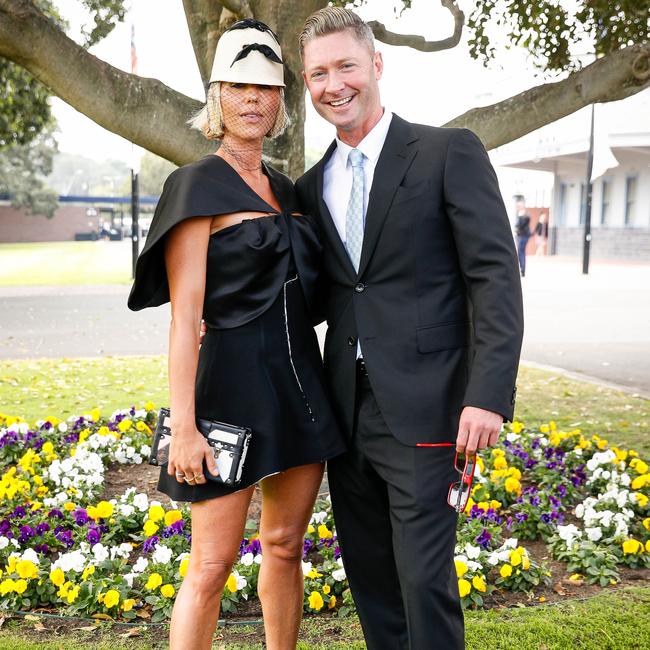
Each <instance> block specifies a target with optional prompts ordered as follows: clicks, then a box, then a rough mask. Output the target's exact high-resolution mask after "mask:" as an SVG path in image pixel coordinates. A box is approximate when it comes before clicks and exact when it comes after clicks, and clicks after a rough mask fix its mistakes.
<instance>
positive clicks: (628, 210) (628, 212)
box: [625, 176, 637, 226]
mask: <svg viewBox="0 0 650 650" xmlns="http://www.w3.org/2000/svg"><path fill="white" fill-rule="evenodd" d="M636 185H637V182H636V176H628V177H627V178H626V179H625V225H626V226H629V225H630V224H631V223H633V222H634V206H635V203H636Z"/></svg>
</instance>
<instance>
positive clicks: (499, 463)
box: [494, 456, 508, 469]
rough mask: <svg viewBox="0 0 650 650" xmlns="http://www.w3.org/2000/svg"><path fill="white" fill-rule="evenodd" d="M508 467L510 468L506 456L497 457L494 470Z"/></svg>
mask: <svg viewBox="0 0 650 650" xmlns="http://www.w3.org/2000/svg"><path fill="white" fill-rule="evenodd" d="M506 467H508V461H507V460H506V459H505V456H497V457H496V458H495V459H494V469H505V468H506Z"/></svg>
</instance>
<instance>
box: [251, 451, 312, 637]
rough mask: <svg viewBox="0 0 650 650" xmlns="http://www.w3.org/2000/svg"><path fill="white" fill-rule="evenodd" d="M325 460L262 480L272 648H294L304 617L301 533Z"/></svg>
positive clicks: (261, 585)
mask: <svg viewBox="0 0 650 650" xmlns="http://www.w3.org/2000/svg"><path fill="white" fill-rule="evenodd" d="M323 467H324V465H323V464H322V463H316V464H313V465H303V466H301V467H294V468H293V469H290V470H287V471H286V472H282V473H281V474H276V475H274V476H269V477H268V478H265V479H264V480H263V481H262V484H261V485H262V522H261V525H260V541H261V543H262V564H261V566H260V576H259V582H258V587H257V592H258V594H259V596H260V600H261V602H262V611H263V613H264V629H265V632H266V647H267V648H268V650H294V648H295V647H296V644H297V641H298V629H299V627H300V620H301V618H302V603H303V590H304V585H303V576H302V565H301V561H302V547H303V538H304V535H305V531H306V530H307V525H308V524H309V519H310V517H311V513H312V509H313V507H314V501H315V500H316V495H317V494H318V488H319V487H320V484H321V480H322V478H323Z"/></svg>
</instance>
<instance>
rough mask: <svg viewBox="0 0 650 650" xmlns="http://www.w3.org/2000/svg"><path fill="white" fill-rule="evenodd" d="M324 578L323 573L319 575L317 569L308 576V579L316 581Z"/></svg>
mask: <svg viewBox="0 0 650 650" xmlns="http://www.w3.org/2000/svg"><path fill="white" fill-rule="evenodd" d="M322 576H323V574H322V573H318V571H316V569H311V570H310V571H309V573H308V574H307V577H308V578H310V579H311V580H316V578H321V577H322Z"/></svg>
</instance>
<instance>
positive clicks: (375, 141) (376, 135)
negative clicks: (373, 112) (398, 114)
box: [336, 109, 393, 168]
mask: <svg viewBox="0 0 650 650" xmlns="http://www.w3.org/2000/svg"><path fill="white" fill-rule="evenodd" d="M392 119H393V114H392V113H391V112H390V111H387V110H386V109H384V114H383V115H382V116H381V119H380V120H379V122H377V124H375V126H373V127H372V129H371V130H370V132H369V133H368V134H367V135H366V137H365V138H364V139H363V140H361V142H360V143H359V144H358V145H357V146H356V147H351V146H350V145H349V144H345V142H343V141H342V140H339V138H336V156H337V157H338V160H339V164H341V165H342V166H343V167H344V168H345V167H347V164H348V156H349V155H350V151H352V149H359V151H361V153H362V154H363V155H364V156H365V157H366V158H367V159H368V160H370V161H372V163H373V164H375V163H376V162H377V159H378V158H379V154H380V153H381V150H382V148H383V146H384V142H385V141H386V136H387V135H388V129H389V128H390V122H391V120H392Z"/></svg>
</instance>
